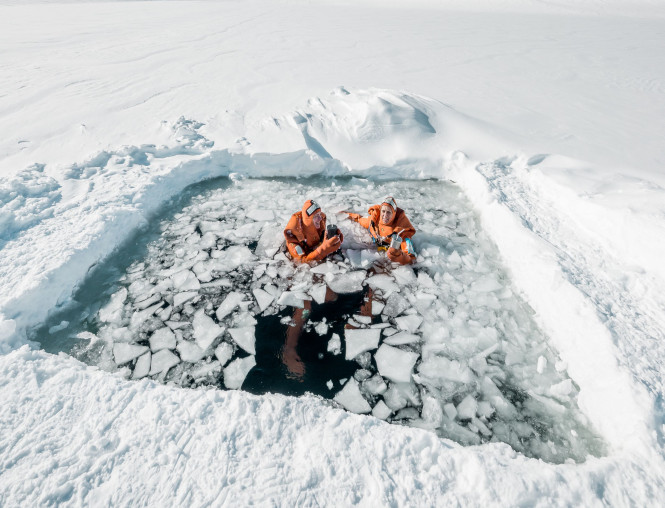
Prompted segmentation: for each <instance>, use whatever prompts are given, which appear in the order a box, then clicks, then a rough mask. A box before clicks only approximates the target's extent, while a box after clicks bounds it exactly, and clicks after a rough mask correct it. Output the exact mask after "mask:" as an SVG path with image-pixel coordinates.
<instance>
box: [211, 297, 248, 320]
mask: <svg viewBox="0 0 665 508" xmlns="http://www.w3.org/2000/svg"><path fill="white" fill-rule="evenodd" d="M244 299H245V295H244V294H242V293H239V292H237V291H232V292H231V293H229V294H228V295H226V298H224V301H223V302H222V303H221V304H220V306H219V307H218V308H217V311H216V312H215V315H216V316H217V320H218V321H222V319H224V318H225V317H226V316H228V315H229V314H231V312H233V311H234V310H235V309H236V308H237V307H238V306H239V305H240V303H241V302H242V301H243V300H244Z"/></svg>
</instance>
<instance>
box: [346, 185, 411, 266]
mask: <svg viewBox="0 0 665 508" xmlns="http://www.w3.org/2000/svg"><path fill="white" fill-rule="evenodd" d="M382 204H387V205H389V206H390V207H391V208H392V209H393V212H394V213H393V216H392V218H391V219H390V222H389V223H388V224H383V223H382V222H381V220H380V218H381V206H382ZM382 204H381V205H373V206H370V208H369V210H368V213H369V217H361V216H360V215H358V214H355V213H350V214H349V218H350V219H351V220H353V221H356V222H358V224H360V225H361V226H362V227H364V228H367V229H368V230H369V234H370V235H372V238H373V239H374V242H375V243H376V244H377V246H378V247H379V248H382V247H383V248H385V247H386V246H388V245H390V241H391V236H392V235H393V234H394V233H399V235H400V237H401V238H402V243H401V245H400V249H399V250H398V249H393V248H389V249H388V250H387V252H386V255H387V256H388V259H390V260H391V261H394V262H395V263H400V264H402V265H408V264H409V263H413V262H414V261H415V260H416V253H415V251H414V248H413V243H411V237H412V236H413V235H415V234H416V228H414V227H413V225H412V224H411V221H409V219H408V218H407V216H406V214H405V213H404V210H402V209H401V208H398V207H397V205H396V204H395V200H394V199H393V198H392V197H388V198H386V200H385V201H384V202H383V203H382Z"/></svg>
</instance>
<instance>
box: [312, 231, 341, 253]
mask: <svg viewBox="0 0 665 508" xmlns="http://www.w3.org/2000/svg"><path fill="white" fill-rule="evenodd" d="M341 244H342V240H341V239H340V238H339V236H333V237H332V238H326V239H325V240H323V241H322V242H321V245H319V248H318V249H317V250H318V251H319V252H321V254H322V255H324V256H327V255H328V254H332V253H333V252H335V251H336V250H337V249H339V246H340V245H341Z"/></svg>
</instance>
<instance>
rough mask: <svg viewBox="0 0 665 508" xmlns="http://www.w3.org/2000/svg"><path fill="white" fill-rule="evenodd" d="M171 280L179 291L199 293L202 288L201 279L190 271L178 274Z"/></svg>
mask: <svg viewBox="0 0 665 508" xmlns="http://www.w3.org/2000/svg"><path fill="white" fill-rule="evenodd" d="M171 279H172V280H173V287H174V288H175V289H176V290H177V291H198V290H199V289H200V288H201V283H200V282H199V279H198V278H197V277H196V275H194V273H193V272H192V271H190V270H183V271H182V272H178V273H176V274H174V275H173V276H172V277H171Z"/></svg>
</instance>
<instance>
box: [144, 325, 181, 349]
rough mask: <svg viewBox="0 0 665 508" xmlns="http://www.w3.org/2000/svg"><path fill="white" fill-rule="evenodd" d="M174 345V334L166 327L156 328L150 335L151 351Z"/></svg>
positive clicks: (173, 346)
mask: <svg viewBox="0 0 665 508" xmlns="http://www.w3.org/2000/svg"><path fill="white" fill-rule="evenodd" d="M175 346H176V340H175V334H174V333H173V331H172V330H171V329H170V328H168V327H166V326H165V327H163V328H160V329H159V330H156V331H155V332H154V333H153V334H152V335H151V336H150V350H151V351H152V352H153V353H156V352H157V351H161V350H162V349H174V348H175Z"/></svg>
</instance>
